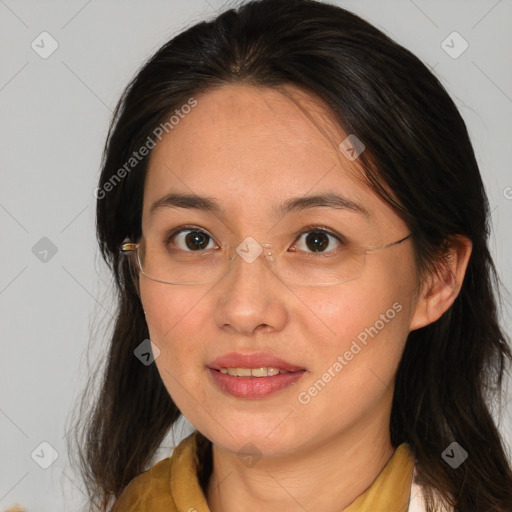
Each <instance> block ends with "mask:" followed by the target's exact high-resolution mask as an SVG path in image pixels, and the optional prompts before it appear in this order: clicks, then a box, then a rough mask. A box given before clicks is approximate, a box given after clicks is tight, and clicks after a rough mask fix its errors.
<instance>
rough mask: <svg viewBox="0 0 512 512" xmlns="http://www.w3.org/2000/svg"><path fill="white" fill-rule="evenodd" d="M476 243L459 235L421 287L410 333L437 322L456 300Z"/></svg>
mask: <svg viewBox="0 0 512 512" xmlns="http://www.w3.org/2000/svg"><path fill="white" fill-rule="evenodd" d="M472 248H473V244H472V243H471V240H469V238H467V237H465V236H462V235H458V236H456V237H454V238H453V242H452V244H451V246H450V248H449V249H448V251H447V253H446V254H445V256H444V257H443V258H442V260H441V261H440V262H439V263H438V264H437V266H436V270H434V271H433V272H432V273H431V274H429V275H428V277H427V278H426V279H425V282H424V283H423V284H422V287H421V291H420V294H419V296H418V300H417V303H416V308H415V312H414V315H413V317H412V318H411V324H410V330H411V331H414V330H415V329H419V328H421V327H424V326H426V325H428V324H431V323H433V322H435V321H436V320H438V319H439V318H440V317H441V316H442V315H443V314H444V313H445V312H446V311H447V310H448V309H449V308H450V306H451V305H452V304H453V302H454V301H455V299H456V298H457V296H458V294H459V292H460V289H461V287H462V282H463V281H464V276H465V274H466V269H467V266H468V263H469V258H470V256H471V250H472Z"/></svg>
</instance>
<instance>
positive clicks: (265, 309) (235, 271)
mask: <svg viewBox="0 0 512 512" xmlns="http://www.w3.org/2000/svg"><path fill="white" fill-rule="evenodd" d="M286 292H287V289H286V286H285V285H284V284H283V283H282V282H281V281H280V280H279V279H278V278H277V277H276V276H275V275H274V273H273V272H272V271H271V270H270V268H269V266H268V265H267V264H266V262H265V259H264V258H263V257H261V256H260V257H258V258H256V259H255V260H254V261H252V262H250V263H248V262H247V261H245V260H244V259H242V258H241V257H240V256H238V255H235V257H234V258H233V261H232V264H231V268H230V270H229V272H228V273H227V274H226V275H225V276H224V277H223V278H222V279H221V281H219V282H218V283H217V286H216V290H215V306H214V321H215V323H216V325H217V327H219V328H221V329H224V330H229V331H232V332H236V333H238V334H243V335H245V336H251V335H253V334H255V333H256V332H259V331H261V332H273V331H280V330H282V329H283V328H284V327H285V325H286V322H287V319H288V309H287V307H286V296H287V294H286Z"/></svg>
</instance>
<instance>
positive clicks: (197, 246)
mask: <svg viewBox="0 0 512 512" xmlns="http://www.w3.org/2000/svg"><path fill="white" fill-rule="evenodd" d="M169 240H170V241H173V244H174V245H175V246H176V247H177V248H178V249H181V250H183V251H202V250H204V249H213V248H215V247H216V246H215V244H213V246H211V247H210V242H211V243H213V238H212V237H211V236H210V235H207V234H206V233H205V232H204V231H199V230H190V229H184V230H182V231H179V232H178V233H176V234H174V235H172V236H171V237H170V238H169Z"/></svg>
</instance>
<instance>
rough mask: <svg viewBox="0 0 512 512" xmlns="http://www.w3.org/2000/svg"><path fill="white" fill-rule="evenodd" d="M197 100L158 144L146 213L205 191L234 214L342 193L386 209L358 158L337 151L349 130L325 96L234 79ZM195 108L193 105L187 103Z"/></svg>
mask: <svg viewBox="0 0 512 512" xmlns="http://www.w3.org/2000/svg"><path fill="white" fill-rule="evenodd" d="M195 100H196V101H197V105H196V106H195V107H194V108H193V109H191V111H190V113H188V114H186V115H184V114H182V116H180V117H181V118H180V120H179V122H178V123H177V124H176V125H175V126H174V127H173V129H172V130H171V131H169V133H167V134H165V135H164V136H163V137H162V140H161V141H159V142H158V143H157V145H156V147H155V148H154V149H153V152H152V155H151V158H150V162H149V166H148V171H147V177H146V183H145V191H144V215H145V216H146V217H147V216H148V214H149V209H150V206H151V204H152V203H153V202H154V201H156V200H158V199H160V198H161V197H162V196H164V195H165V194H168V193H170V192H179V193H187V194H191V193H192V194H197V195H206V196H209V197H215V198H217V200H218V201H219V202H222V205H223V208H224V209H225V210H226V211H231V212H232V213H239V212H240V211H241V210H243V211H244V212H247V211H252V212H254V213H258V214H259V215H260V216H261V215H265V214H266V213H268V214H269V215H270V212H271V211H272V210H275V207H276V205H278V204H281V203H282V202H283V201H284V200H286V199H287V198H289V197H297V196H304V195H308V194H312V193H319V192H326V191H329V192H332V191H336V192H338V193H340V194H342V195H343V196H345V197H347V198H348V199H350V200H352V201H354V202H359V203H361V202H362V203H364V204H365V207H366V209H368V210H369V211H370V212H371V211H372V205H371V204H370V203H371V202H374V203H376V204H374V205H373V209H374V210H375V209H376V208H377V209H378V208H383V207H384V208H385V206H384V205H383V204H382V201H380V203H381V204H380V205H379V204H378V203H379V199H378V198H377V197H376V196H375V194H374V193H373V192H372V191H371V190H370V189H369V187H368V186H367V185H366V184H364V183H363V181H362V179H361V175H362V172H361V169H360V167H359V164H358V162H357V160H354V161H350V160H349V159H348V158H346V156H345V155H344V154H343V153H342V152H341V151H340V150H339V149H338V146H339V144H340V143H341V142H342V141H343V140H344V139H345V138H346V136H347V135H346V134H345V133H344V132H343V130H342V129H341V127H340V126H339V125H338V124H337V123H336V121H335V119H334V118H333V116H332V114H331V113H330V111H329V109H328V107H327V106H326V105H325V104H324V103H323V102H322V100H320V99H318V98H316V97H314V96H311V95H309V94H308V93H306V92H304V91H302V90H300V89H298V88H296V87H292V86H286V87H285V88H283V89H282V90H277V89H272V88H265V87H254V86H248V85H227V86H223V87H219V88H216V89H213V90H209V91H207V92H206V93H203V94H201V95H198V96H196V97H195ZM187 110H188V109H187Z"/></svg>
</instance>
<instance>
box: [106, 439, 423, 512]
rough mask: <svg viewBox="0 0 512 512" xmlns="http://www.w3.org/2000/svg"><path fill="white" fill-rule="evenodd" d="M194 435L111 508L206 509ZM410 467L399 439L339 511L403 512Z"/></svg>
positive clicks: (133, 511)
mask: <svg viewBox="0 0 512 512" xmlns="http://www.w3.org/2000/svg"><path fill="white" fill-rule="evenodd" d="M199 436H200V437H199ZM198 439H201V440H202V443H203V442H204V439H205V438H204V437H203V436H202V434H201V433H200V432H198V431H197V430H196V431H195V432H194V433H193V434H191V435H190V436H188V437H187V438H185V439H183V441H182V442H181V443H180V444H179V445H178V446H177V447H176V448H175V449H174V451H173V454H172V456H171V457H168V458H167V459H164V460H162V461H160V462H158V463H157V464H155V465H154V466H153V467H152V468H151V469H149V470H148V471H145V472H144V473H142V474H141V475H139V476H138V477H136V478H134V479H133V480H132V481H131V482H130V483H129V485H128V486H127V487H126V488H125V490H124V491H123V493H122V494H121V496H120V497H119V499H118V500H117V501H116V503H115V505H114V508H113V509H112V512H210V509H209V508H208V504H207V502H206V498H205V496H204V493H203V491H202V489H201V485H200V483H199V479H198V475H197V468H198V463H199V456H198V453H197V450H198V445H197V441H198ZM413 469H414V455H413V453H412V451H411V450H410V448H409V446H408V445H407V444H406V443H403V444H401V445H400V446H398V448H397V449H396V451H395V453H394V454H393V456H392V457H391V459H390V460H389V461H388V463H387V464H386V466H385V467H384V468H383V469H382V471H381V472H380V474H379V475H378V477H377V478H376V479H375V481H374V482H373V483H372V485H371V486H370V487H369V488H368V489H366V491H365V492H363V493H362V494H361V495H360V496H358V497H357V498H356V499H355V500H354V501H353V502H352V503H351V504H350V505H349V506H348V507H346V508H344V509H343V510H342V511H341V510H340V512H376V511H379V512H406V511H407V509H408V505H409V495H410V489H411V482H412V474H413Z"/></svg>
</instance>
